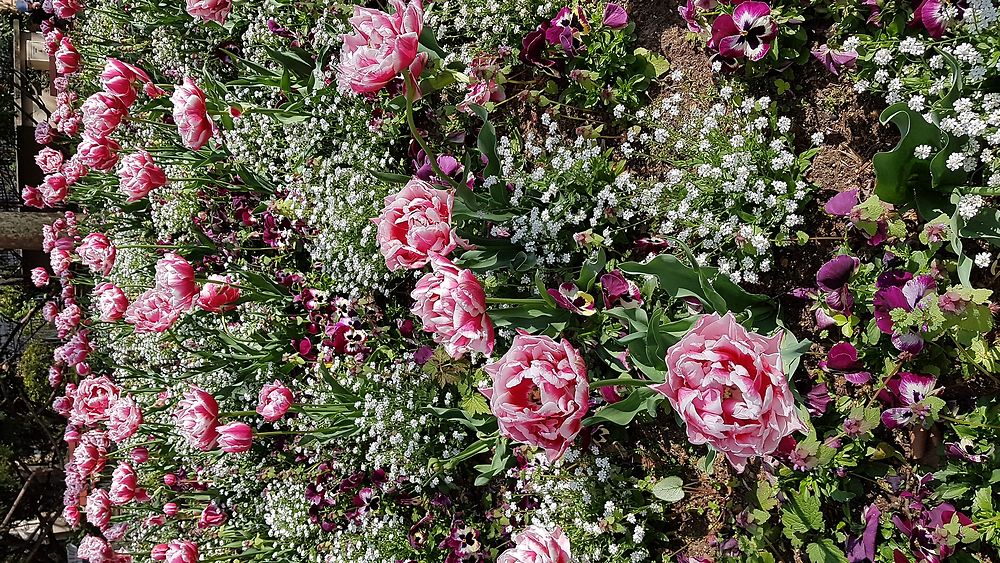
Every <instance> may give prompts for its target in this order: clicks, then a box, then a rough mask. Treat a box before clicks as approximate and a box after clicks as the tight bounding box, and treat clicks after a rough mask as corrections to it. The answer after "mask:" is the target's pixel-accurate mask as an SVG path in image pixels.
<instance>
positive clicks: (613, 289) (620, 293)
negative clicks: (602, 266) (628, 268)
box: [601, 270, 642, 309]
mask: <svg viewBox="0 0 1000 563" xmlns="http://www.w3.org/2000/svg"><path fill="white" fill-rule="evenodd" d="M601 294H602V296H603V297H604V308H605V309H610V308H612V307H614V306H616V305H618V306H621V307H624V308H626V309H634V308H636V307H638V306H639V305H642V294H640V293H639V286H637V285H636V284H635V282H633V281H632V280H629V279H625V276H623V275H622V273H621V272H620V271H618V270H615V271H613V272H610V273H607V274H604V275H603V276H601Z"/></svg>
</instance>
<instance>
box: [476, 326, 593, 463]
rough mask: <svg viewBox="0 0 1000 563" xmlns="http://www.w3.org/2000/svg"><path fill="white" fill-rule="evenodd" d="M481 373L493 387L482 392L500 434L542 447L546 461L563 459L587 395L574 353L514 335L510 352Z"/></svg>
mask: <svg viewBox="0 0 1000 563" xmlns="http://www.w3.org/2000/svg"><path fill="white" fill-rule="evenodd" d="M484 369H485V370H486V373H487V374H489V375H490V376H491V377H492V378H493V387H492V388H491V389H482V390H481V391H482V393H483V394H484V395H486V397H487V398H488V399H489V400H490V410H491V411H492V412H493V414H494V415H495V416H496V417H497V423H498V424H499V426H500V433H501V434H502V435H504V436H506V437H508V438H510V439H512V440H514V441H517V442H522V443H525V444H531V445H533V446H538V447H541V448H542V449H544V450H545V455H546V457H548V459H549V461H555V460H557V459H559V458H560V457H562V455H563V454H564V453H565V452H566V449H567V448H568V447H569V446H570V444H572V443H573V440H574V439H575V438H576V435H577V434H579V433H580V429H581V426H582V424H581V423H582V422H583V417H584V416H585V415H586V414H587V408H588V395H589V393H590V384H589V383H588V381H587V367H586V365H585V364H584V361H583V358H582V357H581V356H580V353H579V352H577V351H576V348H573V346H571V345H570V343H569V342H567V341H565V340H563V341H562V342H556V341H555V340H552V339H551V338H549V337H547V336H532V335H529V334H528V333H526V332H523V331H519V332H518V334H517V336H515V337H514V341H513V342H512V343H511V347H510V350H508V351H507V353H506V354H504V355H503V357H501V358H500V359H499V360H497V361H495V362H492V363H489V364H486V366H485V367H484Z"/></svg>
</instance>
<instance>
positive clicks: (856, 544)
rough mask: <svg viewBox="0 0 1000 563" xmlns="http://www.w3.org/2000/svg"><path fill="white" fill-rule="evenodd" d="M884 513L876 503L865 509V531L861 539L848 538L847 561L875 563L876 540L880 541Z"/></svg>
mask: <svg viewBox="0 0 1000 563" xmlns="http://www.w3.org/2000/svg"><path fill="white" fill-rule="evenodd" d="M881 516H882V511H881V510H879V509H878V507H877V506H875V503H872V504H870V505H868V507H867V508H865V511H864V513H863V514H862V515H861V517H862V518H863V519H864V521H865V530H864V531H863V532H862V533H861V537H859V538H847V560H848V561H849V562H850V563H861V562H862V561H875V540H876V539H878V524H879V517H881Z"/></svg>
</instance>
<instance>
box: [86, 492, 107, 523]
mask: <svg viewBox="0 0 1000 563" xmlns="http://www.w3.org/2000/svg"><path fill="white" fill-rule="evenodd" d="M87 522H90V523H91V524H93V525H94V526H97V527H98V528H100V529H102V530H103V529H104V528H107V527H108V524H110V523H111V499H110V498H109V497H108V492H107V491H105V490H104V489H94V490H93V491H90V494H89V495H87Z"/></svg>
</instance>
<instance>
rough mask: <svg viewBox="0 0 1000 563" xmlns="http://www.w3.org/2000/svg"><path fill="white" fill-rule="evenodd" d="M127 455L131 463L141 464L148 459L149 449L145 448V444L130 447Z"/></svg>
mask: <svg viewBox="0 0 1000 563" xmlns="http://www.w3.org/2000/svg"><path fill="white" fill-rule="evenodd" d="M129 457H131V458H132V463H134V464H136V465H142V464H143V463H146V462H147V461H149V450H148V449H146V448H145V446H138V447H135V448H132V451H131V452H130V453H129Z"/></svg>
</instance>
